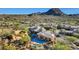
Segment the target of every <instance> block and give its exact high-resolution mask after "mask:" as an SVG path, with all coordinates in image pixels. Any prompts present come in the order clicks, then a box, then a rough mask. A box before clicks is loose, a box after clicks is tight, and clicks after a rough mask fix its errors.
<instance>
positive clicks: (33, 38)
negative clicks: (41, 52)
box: [31, 34, 48, 44]
mask: <svg viewBox="0 0 79 59" xmlns="http://www.w3.org/2000/svg"><path fill="white" fill-rule="evenodd" d="M31 41H33V42H37V43H40V44H43V43H46V42H48V41H47V40H43V39H39V38H38V37H37V35H36V34H32V35H31Z"/></svg>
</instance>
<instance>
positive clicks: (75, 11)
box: [0, 8, 79, 14]
mask: <svg viewBox="0 0 79 59" xmlns="http://www.w3.org/2000/svg"><path fill="white" fill-rule="evenodd" d="M49 9H50V8H0V14H30V13H35V12H46V11H48V10H49ZM60 10H61V11H63V12H64V13H66V14H79V8H60Z"/></svg>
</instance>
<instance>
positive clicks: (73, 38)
mask: <svg viewBox="0 0 79 59" xmlns="http://www.w3.org/2000/svg"><path fill="white" fill-rule="evenodd" d="M65 39H66V40H68V41H70V42H74V41H75V40H77V38H76V37H73V36H66V37H65Z"/></svg>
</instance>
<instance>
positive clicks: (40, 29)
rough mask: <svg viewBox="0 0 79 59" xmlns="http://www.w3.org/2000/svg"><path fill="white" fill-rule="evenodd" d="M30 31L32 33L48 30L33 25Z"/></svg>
mask: <svg viewBox="0 0 79 59" xmlns="http://www.w3.org/2000/svg"><path fill="white" fill-rule="evenodd" d="M29 31H30V32H31V33H38V32H41V31H46V30H45V29H44V28H43V27H41V26H32V27H30V28H29Z"/></svg>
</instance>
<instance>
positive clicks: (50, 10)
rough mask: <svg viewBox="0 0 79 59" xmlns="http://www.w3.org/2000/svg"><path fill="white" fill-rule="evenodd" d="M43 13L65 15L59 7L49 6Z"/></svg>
mask: <svg viewBox="0 0 79 59" xmlns="http://www.w3.org/2000/svg"><path fill="white" fill-rule="evenodd" d="M43 14H46V15H56V16H61V15H65V14H64V13H63V12H62V11H61V10H60V9H59V8H51V9H49V10H48V11H47V12H44V13H43Z"/></svg>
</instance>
